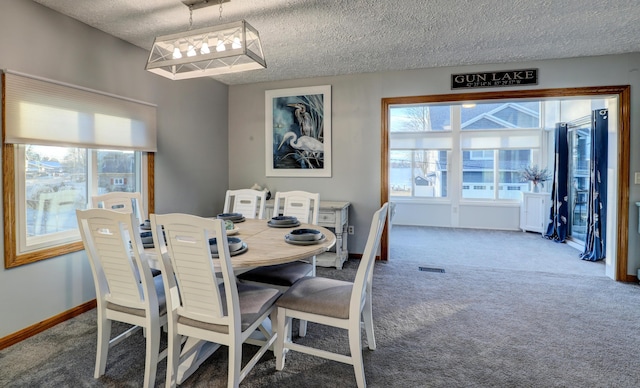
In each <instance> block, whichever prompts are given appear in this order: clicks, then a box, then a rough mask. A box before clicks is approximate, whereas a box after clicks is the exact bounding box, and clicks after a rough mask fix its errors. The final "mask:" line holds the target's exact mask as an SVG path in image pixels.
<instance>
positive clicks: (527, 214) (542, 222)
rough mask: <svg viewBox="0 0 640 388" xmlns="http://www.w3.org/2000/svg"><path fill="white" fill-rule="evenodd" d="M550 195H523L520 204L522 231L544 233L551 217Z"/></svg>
mask: <svg viewBox="0 0 640 388" xmlns="http://www.w3.org/2000/svg"><path fill="white" fill-rule="evenodd" d="M549 200H550V198H549V193H525V192H523V193H522V202H521V203H520V229H522V231H523V232H526V231H527V230H528V231H531V232H538V233H544V232H545V229H546V227H547V225H546V221H547V218H548V216H549V214H548V212H549V204H550V202H549Z"/></svg>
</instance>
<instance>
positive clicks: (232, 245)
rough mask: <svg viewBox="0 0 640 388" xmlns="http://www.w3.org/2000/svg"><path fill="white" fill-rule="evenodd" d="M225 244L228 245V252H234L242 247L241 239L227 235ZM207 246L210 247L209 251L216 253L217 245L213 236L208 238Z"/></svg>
mask: <svg viewBox="0 0 640 388" xmlns="http://www.w3.org/2000/svg"><path fill="white" fill-rule="evenodd" d="M227 244H228V245H229V252H235V251H237V250H239V249H241V248H242V240H241V239H239V238H238V237H227ZM209 246H210V247H211V253H218V245H217V244H216V239H215V238H210V239H209Z"/></svg>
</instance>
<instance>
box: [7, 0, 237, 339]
mask: <svg viewBox="0 0 640 388" xmlns="http://www.w3.org/2000/svg"><path fill="white" fill-rule="evenodd" d="M147 55H148V53H147V52H146V51H145V50H142V49H140V48H138V47H135V46H132V45H130V44H128V43H126V42H124V41H122V40H119V39H116V38H114V37H112V36H109V35H106V34H104V33H102V32H100V31H98V30H96V29H94V28H91V27H89V26H87V25H85V24H82V23H80V22H78V21H75V20H73V19H70V18H68V17H66V16H63V15H61V14H58V13H56V12H54V11H51V10H50V9H48V8H45V7H42V6H41V5H39V4H36V3H34V2H32V1H24V0H3V1H2V3H1V4H0V69H12V70H15V71H20V72H23V73H27V74H32V75H37V76H40V77H45V78H49V79H52V80H57V81H62V82H67V83H70V84H75V85H79V86H83V87H87V88H92V89H96V90H100V91H104V92H108V93H113V94H117V95H121V96H125V97H129V98H133V99H137V100H142V101H147V102H150V103H154V104H157V106H158V108H157V109H158V120H157V121H158V153H157V154H156V158H155V161H156V170H155V203H156V211H157V212H158V213H165V212H189V213H193V214H198V215H211V214H215V212H217V211H220V210H221V209H222V204H223V202H224V193H225V191H226V188H227V180H228V166H227V160H228V156H227V92H228V87H227V86H226V85H223V84H221V83H219V82H216V81H214V80H212V79H197V80H187V81H170V80H167V79H164V78H161V77H159V76H157V75H155V74H151V73H148V72H146V71H145V70H144V66H145V63H146V60H147ZM0 228H1V225H0ZM0 241H1V240H0ZM0 244H1V242H0ZM2 249H4V248H2ZM3 262H4V260H3ZM94 298H95V290H94V288H93V279H92V277H91V271H90V268H89V264H88V262H87V258H86V256H85V254H84V252H78V253H74V254H70V255H65V256H61V257H56V258H52V259H48V260H44V261H41V262H38V263H33V264H29V265H25V266H21V267H18V268H13V269H8V270H6V269H4V266H1V267H0V338H2V337H5V336H7V335H9V334H11V333H14V332H16V331H18V330H20V329H23V328H26V327H28V326H30V325H33V324H35V323H37V322H40V321H42V320H44V319H47V318H50V317H52V316H55V315H58V314H60V313H62V312H64V311H67V310H69V309H71V308H73V307H75V306H78V305H80V304H82V303H85V302H87V301H89V300H92V299H94Z"/></svg>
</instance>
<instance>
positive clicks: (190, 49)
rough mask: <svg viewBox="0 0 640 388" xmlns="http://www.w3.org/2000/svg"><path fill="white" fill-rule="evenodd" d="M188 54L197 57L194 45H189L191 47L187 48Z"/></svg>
mask: <svg viewBox="0 0 640 388" xmlns="http://www.w3.org/2000/svg"><path fill="white" fill-rule="evenodd" d="M187 56H188V57H195V56H196V49H195V48H193V45H189V49H188V50H187Z"/></svg>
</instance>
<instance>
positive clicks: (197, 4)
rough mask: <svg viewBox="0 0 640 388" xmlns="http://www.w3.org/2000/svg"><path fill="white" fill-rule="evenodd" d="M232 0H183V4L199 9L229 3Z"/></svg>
mask: <svg viewBox="0 0 640 388" xmlns="http://www.w3.org/2000/svg"><path fill="white" fill-rule="evenodd" d="M230 1H231V0H182V4H184V5H186V6H187V7H189V8H191V9H198V8H204V7H209V6H212V5H220V4H221V3H228V2H230Z"/></svg>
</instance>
